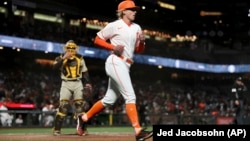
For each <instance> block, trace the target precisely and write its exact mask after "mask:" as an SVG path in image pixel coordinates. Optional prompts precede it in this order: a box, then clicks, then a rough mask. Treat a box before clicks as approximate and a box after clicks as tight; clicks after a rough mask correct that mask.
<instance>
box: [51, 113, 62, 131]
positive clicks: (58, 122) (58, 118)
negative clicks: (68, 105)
mask: <svg viewBox="0 0 250 141" xmlns="http://www.w3.org/2000/svg"><path fill="white" fill-rule="evenodd" d="M64 118H65V116H61V115H59V114H56V117H55V122H54V128H53V132H55V131H59V132H60V131H61V128H62V125H63V121H64Z"/></svg>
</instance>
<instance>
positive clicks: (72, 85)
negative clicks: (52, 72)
mask: <svg viewBox="0 0 250 141" xmlns="http://www.w3.org/2000/svg"><path fill="white" fill-rule="evenodd" d="M77 51H78V46H77V45H76V43H75V42H74V41H73V40H69V41H68V42H67V43H66V45H65V46H64V54H62V55H60V56H58V57H56V59H55V62H54V64H53V68H54V69H60V71H61V79H62V83H61V89H60V104H59V108H58V111H57V113H56V116H55V121H54V127H53V135H55V136H58V135H60V134H61V128H62V124H63V121H64V119H65V117H66V115H67V112H68V108H69V106H70V103H69V101H70V99H71V98H73V100H74V106H75V115H74V118H75V119H77V115H78V114H80V113H84V104H85V101H84V99H83V92H84V91H83V90H84V88H86V89H87V90H91V89H92V85H91V83H90V79H89V74H88V68H87V67H86V64H85V61H84V58H83V56H81V55H79V54H77ZM82 78H83V81H82ZM83 82H84V86H83ZM82 127H84V128H83V129H82V133H81V134H78V135H80V136H82V135H86V133H87V129H86V126H82Z"/></svg>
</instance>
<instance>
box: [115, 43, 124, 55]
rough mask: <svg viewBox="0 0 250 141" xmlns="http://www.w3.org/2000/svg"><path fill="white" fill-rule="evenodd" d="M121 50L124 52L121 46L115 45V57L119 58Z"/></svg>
mask: <svg viewBox="0 0 250 141" xmlns="http://www.w3.org/2000/svg"><path fill="white" fill-rule="evenodd" d="M123 50H124V46H122V45H117V46H115V47H114V49H113V53H114V54H115V55H117V56H120V55H122V52H123Z"/></svg>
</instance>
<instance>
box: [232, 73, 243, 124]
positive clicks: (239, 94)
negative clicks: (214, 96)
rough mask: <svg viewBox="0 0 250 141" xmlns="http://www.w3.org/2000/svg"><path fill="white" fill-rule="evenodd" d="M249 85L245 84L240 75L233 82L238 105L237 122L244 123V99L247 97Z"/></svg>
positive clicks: (234, 96)
mask: <svg viewBox="0 0 250 141" xmlns="http://www.w3.org/2000/svg"><path fill="white" fill-rule="evenodd" d="M246 91H247V87H246V85H245V84H244V82H243V80H242V77H238V78H237V79H236V80H235V81H234V84H233V87H232V94H233V99H234V100H235V106H236V124H243V118H244V113H245V110H244V100H245V99H246V96H245V95H246Z"/></svg>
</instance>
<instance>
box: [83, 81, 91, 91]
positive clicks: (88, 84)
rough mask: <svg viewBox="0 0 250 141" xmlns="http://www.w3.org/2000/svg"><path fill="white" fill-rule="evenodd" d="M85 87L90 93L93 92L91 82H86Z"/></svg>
mask: <svg viewBox="0 0 250 141" xmlns="http://www.w3.org/2000/svg"><path fill="white" fill-rule="evenodd" d="M84 89H85V90H86V91H88V92H89V93H90V94H91V93H92V85H91V84H90V83H86V84H85V87H84Z"/></svg>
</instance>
